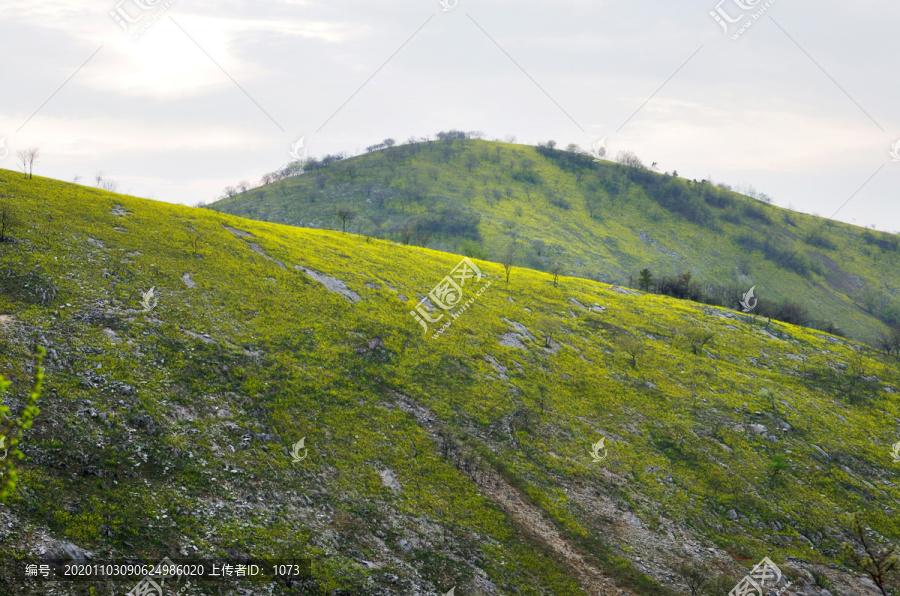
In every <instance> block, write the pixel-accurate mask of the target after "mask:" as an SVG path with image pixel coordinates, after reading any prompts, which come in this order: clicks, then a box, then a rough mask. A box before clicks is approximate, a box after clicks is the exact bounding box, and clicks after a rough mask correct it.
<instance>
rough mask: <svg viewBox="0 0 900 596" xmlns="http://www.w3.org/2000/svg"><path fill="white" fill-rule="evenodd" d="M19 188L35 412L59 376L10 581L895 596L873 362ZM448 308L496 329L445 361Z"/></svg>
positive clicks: (720, 323) (16, 179)
mask: <svg viewBox="0 0 900 596" xmlns="http://www.w3.org/2000/svg"><path fill="white" fill-rule="evenodd" d="M491 147H493V146H491ZM504 150H505V149H504V148H502V147H501V148H500V152H501V153H502V151H504ZM517 150H519V151H526V150H525V149H517ZM491 151H492V152H493V151H496V150H495V149H493V148H492V149H491ZM372 159H377V156H372ZM536 161H537V159H536ZM541 167H542V168H544V167H549V165H548V164H547V163H544V162H542V166H541ZM548 176H549V174H548ZM290 183H291V184H302V183H303V180H291V181H290ZM269 192H270V197H271V193H272V191H271V190H270V191H269ZM348 192H349V190H348ZM0 194H3V195H6V198H3V199H0V203H2V205H3V206H6V207H8V208H10V209H12V210H13V212H14V213H16V214H17V215H18V217H19V220H20V223H19V225H18V226H15V227H13V228H12V230H11V232H10V233H11V236H12V238H13V239H14V242H11V243H10V242H7V243H0V346H2V358H0V374H3V375H4V376H6V377H7V378H12V379H13V380H14V381H15V385H14V389H15V390H14V391H13V392H12V393H11V394H10V395H8V396H7V397H5V398H4V399H5V401H6V404H7V405H8V406H10V407H12V409H13V410H14V411H15V410H16V409H17V408H18V407H20V406H19V404H21V398H22V395H23V392H24V391H25V388H26V385H27V382H28V379H29V378H30V370H29V366H30V365H29V362H30V360H29V353H30V352H31V350H32V349H33V347H34V346H35V345H36V344H41V345H44V346H46V347H47V348H48V351H49V356H48V360H47V365H48V370H47V379H46V385H45V392H44V394H43V396H42V397H41V400H40V401H39V406H40V407H41V409H42V412H41V414H40V416H39V417H38V418H37V420H36V422H35V425H34V427H33V428H32V430H31V431H29V432H28V433H27V434H26V437H25V441H24V447H23V450H24V452H25V453H26V458H25V459H24V460H22V461H21V462H20V464H19V465H20V466H21V467H22V470H23V471H22V474H21V476H20V484H19V493H18V497H17V498H16V499H14V500H12V501H10V502H9V503H7V504H6V505H4V506H0V522H2V524H0V527H2V528H3V532H2V538H0V557H2V558H3V560H4V561H11V560H13V559H16V558H20V557H27V556H39V555H40V554H41V553H44V554H45V555H47V554H52V553H59V552H70V553H79V552H83V551H87V552H88V553H90V554H91V555H92V556H93V557H94V559H95V560H96V559H121V558H124V557H141V558H146V559H150V560H154V561H157V560H161V559H162V558H163V557H166V556H168V557H170V558H173V559H174V558H177V557H183V556H186V555H189V556H192V557H200V558H216V557H222V556H231V557H235V556H242V555H250V556H254V557H270V558H296V557H310V558H311V559H313V566H312V569H313V575H314V579H313V580H312V583H313V584H314V585H316V586H318V587H320V588H341V589H344V590H346V591H347V592H345V593H350V594H363V595H369V594H371V595H375V594H397V595H409V594H415V593H419V594H423V595H424V594H430V595H434V594H445V593H447V592H448V591H449V590H450V589H451V588H453V587H454V586H455V594H457V595H459V596H469V595H476V594H478V595H485V594H503V595H510V594H529V595H537V594H555V595H583V594H590V595H591V596H595V595H596V594H598V593H600V591H601V590H603V593H604V594H627V595H674V594H686V593H688V592H687V587H686V584H685V581H684V579H683V578H682V576H681V575H679V573H678V567H679V565H680V564H681V563H690V562H693V563H696V564H703V565H705V566H706V570H705V571H704V572H703V574H704V577H707V578H709V579H710V580H715V581H716V582H717V583H716V584H715V586H716V588H715V589H716V590H717V591H715V592H713V593H715V594H719V595H721V594H724V593H727V592H728V591H729V590H730V589H731V587H732V586H734V585H735V584H736V583H737V582H738V581H739V580H740V579H741V577H743V576H745V575H746V574H747V573H749V571H750V569H751V567H752V566H753V565H754V564H755V563H756V562H757V561H760V560H761V559H762V558H763V557H766V556H768V557H769V558H770V559H772V560H773V561H774V562H775V563H776V564H778V565H779V566H780V568H781V570H782V571H783V572H784V573H785V574H786V576H787V577H789V578H790V580H791V581H793V582H794V588H793V589H792V590H791V591H788V592H786V594H796V593H797V588H803V589H804V592H803V594H807V595H822V594H824V593H825V592H823V590H824V589H825V588H828V590H829V591H830V593H831V594H832V595H834V596H836V595H838V594H843V595H850V594H853V595H858V594H863V595H869V594H875V592H873V591H872V590H871V589H870V588H869V587H867V586H868V584H867V583H866V582H865V581H863V580H862V579H860V576H859V572H858V571H854V570H852V569H849V568H847V567H845V566H844V562H843V559H842V558H841V556H840V550H841V545H842V543H844V542H845V541H847V540H849V539H850V532H849V530H848V527H849V521H848V517H847V516H848V515H849V514H850V513H852V512H855V511H859V510H862V511H863V512H865V513H866V514H867V515H868V517H867V523H868V524H869V525H870V526H871V527H872V528H873V530H874V531H876V532H877V533H879V534H880V535H881V536H882V537H883V538H884V539H886V540H891V541H895V542H896V541H897V540H898V539H900V516H898V515H897V510H898V506H900V500H898V499H900V487H898V484H897V482H896V476H897V473H898V469H900V468H898V465H900V464H895V463H892V458H891V445H892V444H893V443H894V442H895V441H897V440H898V438H900V437H898V436H897V434H898V424H900V403H898V400H897V393H898V391H900V376H898V371H897V362H896V361H888V360H884V359H882V358H881V357H880V356H879V355H877V354H875V353H874V352H872V351H871V350H866V349H863V348H861V347H860V346H859V345H856V344H853V343H851V342H848V341H845V340H843V339H839V338H836V337H834V336H831V335H828V334H824V333H821V332H817V331H812V330H809V329H805V328H799V327H794V326H790V325H785V324H780V323H777V322H772V323H770V324H768V325H766V324H765V323H764V322H759V321H754V320H753V319H752V318H748V317H745V316H743V315H739V314H737V313H734V312H732V311H728V310H726V309H722V308H714V307H708V306H702V305H699V304H696V303H692V302H687V301H680V300H676V299H672V298H668V297H664V296H657V295H651V294H643V293H640V292H635V291H631V290H626V289H622V288H615V287H611V286H609V285H606V284H603V283H598V282H595V281H590V280H585V279H577V278H567V277H560V278H559V280H558V286H557V285H555V283H554V278H553V276H551V275H548V274H545V273H541V272H536V271H532V270H527V269H522V268H514V269H513V270H512V271H511V276H510V279H509V282H508V283H507V281H505V274H504V271H503V268H502V267H501V266H500V265H498V264H494V263H488V262H485V261H482V260H478V259H474V260H473V261H472V263H471V264H472V265H474V266H476V267H477V268H479V269H480V272H481V274H482V276H481V278H480V279H479V277H478V275H477V273H478V272H477V271H476V270H475V269H472V268H471V266H470V265H469V264H468V263H466V264H465V265H466V269H464V270H460V269H459V268H458V265H459V263H460V257H459V256H455V255H452V254H447V253H442V252H437V251H434V250H430V249H423V248H419V247H411V246H402V245H399V244H396V243H393V242H389V241H384V240H377V239H369V238H366V237H363V236H359V235H351V234H344V233H340V232H333V231H324V230H311V229H303V228H298V227H290V226H283V225H278V224H272V223H264V222H254V221H250V220H244V219H240V218H238V217H234V216H230V215H225V214H219V213H215V212H212V211H209V210H204V209H191V208H186V207H180V206H173V205H168V204H163V203H157V202H152V201H148V200H143V199H137V198H134V197H128V196H122V195H116V194H112V193H109V192H105V191H100V190H97V189H92V188H86V187H83V186H76V185H73V184H68V183H63V182H58V181H54V180H49V179H43V178H34V179H33V180H26V179H24V177H23V176H22V175H20V174H17V173H14V172H9V171H5V170H0ZM535 196H536V195H535ZM9 197H13V198H9ZM271 198H272V199H274V197H271ZM639 200H640V201H643V203H642V204H649V203H647V201H646V199H638V198H635V199H634V201H635V202H638V201H639ZM520 202H521V201H520ZM521 203H522V204H523V210H524V209H525V206H524V205H525V204H524V202H521ZM619 204H620V205H622V209H623V212H625V213H627V214H628V218H625V217H624V215H623V216H622V217H621V220H622V221H630V220H631V219H632V218H634V219H635V221H636V218H637V211H636V207H635V206H633V205H631V201H624V200H623V201H621V202H620V203H619ZM496 208H497V209H506V208H514V207H513V203H512V202H511V201H503V202H502V203H501V205H498V206H497V207H496ZM647 210H648V211H651V212H652V210H650V209H649V207H648V208H647ZM540 212H546V208H542V210H541V211H540ZM529 213H530V215H529V216H528V217H531V218H534V220H537V219H538V217H539V216H538V215H537V214H536V213H538V211H537V210H535V213H534V214H531V212H529ZM660 213H662V215H660ZM663 215H664V213H663V212H656V215H655V216H659V217H662V216H663ZM522 217H523V219H524V218H525V215H524V214H523V216H522ZM541 217H544V216H541ZM616 219H620V218H616ZM560 220H561V217H560ZM612 220H613V218H612V217H610V218H608V220H605V221H606V223H603V225H605V226H610V229H611V230H612V229H623V230H624V229H627V225H626V224H613V223H612ZM797 220H798V225H802V223H801V218H797ZM582 222H583V224H584V225H585V226H594V224H593V223H592V222H590V221H589V220H587V219H583V220H582ZM597 225H600V224H599V223H598V224H597ZM723 225H724V224H723ZM773 225H774V224H773ZM616 226H620V227H619V228H616ZM682 226H683V229H684V230H685V233H688V231H692V233H693V234H695V238H694V239H693V240H689V239H687V238H685V239H684V246H690V243H691V242H694V243H695V244H696V243H698V242H700V241H701V240H703V241H705V242H713V241H714V240H713V236H711V235H709V234H705V235H704V234H702V233H701V231H700V228H694V227H691V226H690V225H689V224H687V223H682ZM490 229H491V228H490V227H488V230H486V231H485V236H486V237H487V238H488V244H489V245H490V242H493V241H497V239H498V238H499V235H500V234H499V231H498V232H496V236H497V238H495V240H490V232H489V230H490ZM563 229H564V227H563V226H562V225H561V224H560V227H559V228H556V230H558V231H557V232H553V233H554V234H556V233H560V234H562V233H563V232H562V231H561V230H563ZM592 229H593V228H592ZM842 230H843V228H837V229H836V230H831V231H830V232H829V233H831V234H832V236H833V237H834V238H836V239H837V240H835V241H836V242H840V243H848V242H850V240H849V239H847V238H845V237H844V236H843V235H842V234H843V233H844V232H842ZM622 233H623V234H624V232H622ZM673 233H674V232H673ZM553 238H556V237H555V236H554V237H553ZM551 240H552V241H554V242H558V241H559V239H558V238H556V239H555V240H554V239H551ZM633 244H634V245H635V246H639V247H640V246H641V244H642V243H633ZM610 246H611V244H610ZM722 246H723V249H722V250H724V247H725V245H724V244H723V245H722ZM567 250H570V251H571V250H574V249H572V248H570V249H567ZM598 250H599V249H598ZM603 250H607V249H606V248H604V249H603ZM642 250H644V249H642ZM647 250H648V252H647V254H652V251H649V249H647ZM698 251H699V247H698ZM698 254H699V252H698ZM858 259H861V257H858ZM757 266H759V267H763V264H759V265H757ZM785 275H786V274H785ZM448 277H449V279H447V278H448ZM454 283H456V284H458V283H463V286H462V287H461V290H462V297H461V300H459V301H457V298H458V295H455V294H454V292H452V291H451V292H448V291H445V290H456V291H457V292H458V291H459V289H460V288H455V286H454V285H453V284H454ZM809 287H810V288H815V286H813V285H812V284H810V285H809ZM151 288H154V294H155V297H154V298H151V297H150V296H149V295H147V292H148V290H150V289H151ZM435 288H437V290H436V291H435ZM810 291H813V289H811V290H810ZM429 294H430V298H429V301H430V302H431V303H432V305H433V306H434V307H435V308H433V309H431V310H429V309H428V308H426V305H425V303H424V302H422V300H423V299H424V298H425V297H426V295H429ZM145 295H147V300H146V302H143V298H144V296H145ZM441 301H443V302H445V303H446V304H447V305H450V304H453V303H455V302H456V303H458V304H459V305H463V304H464V305H465V306H464V307H463V306H457V308H456V310H455V311H454V314H455V315H458V317H457V318H455V319H452V325H450V326H449V327H448V328H446V329H444V331H443V332H441V333H440V334H439V335H438V337H437V338H434V336H435V334H437V333H438V331H437V330H438V328H439V327H438V326H439V325H441V324H444V323H445V321H447V320H448V319H450V315H449V314H447V313H444V314H443V318H442V319H441V320H439V321H437V323H434V324H429V323H428V322H427V319H429V318H430V319H437V318H438V316H437V315H439V314H441V313H442V312H443V311H441V310H440V309H439V308H437V304H436V303H437V302H441ZM417 306H421V310H419V308H417ZM410 312H415V313H417V316H418V318H419V319H421V320H422V321H423V323H424V324H426V325H427V326H428V333H427V334H426V333H424V332H423V328H422V325H420V323H419V322H418V321H417V320H416V318H414V317H413V316H411V315H410ZM706 334H711V335H706ZM710 338H711V340H710ZM301 439H303V444H302V445H299V442H300V440H301ZM601 439H602V441H601ZM293 445H297V451H296V454H297V456H298V459H299V461H296V462H295V461H293V458H292V455H291V451H292V446H293ZM592 453H593V455H592ZM0 584H3V585H2V587H0V593H4V594H6V593H15V594H46V593H48V591H47V588H46V586H42V585H41V584H37V583H35V581H29V582H26V581H18V582H13V583H11V582H10V578H9V577H8V576H6V575H3V574H0ZM89 585H91V584H85V583H79V584H55V585H54V586H53V590H54V592H53V593H55V594H76V593H78V594H84V593H87V592H86V588H87V587H88V586H89ZM229 585H230V586H232V587H229V588H223V589H222V591H221V592H219V591H217V589H218V587H217V586H218V585H217V584H203V586H206V587H202V588H201V589H200V590H199V591H198V592H192V593H202V594H212V593H216V594H218V593H223V594H237V593H238V592H237V589H236V587H234V586H235V584H229ZM243 585H244V587H245V588H247V589H251V590H252V591H253V592H254V593H260V592H259V590H261V589H263V592H262V593H270V591H268V590H271V591H272V592H271V593H286V594H290V593H303V592H301V591H299V590H297V589H294V591H293V592H292V591H291V589H284V588H275V587H273V586H268V587H265V588H261V587H260V586H253V585H250V584H246V583H245V584H243ZM94 587H96V588H97V593H99V594H111V593H116V594H120V593H124V592H125V591H127V590H129V589H131V587H132V585H121V584H120V585H118V586H117V587H116V591H115V592H113V591H112V590H111V589H110V588H109V586H108V585H105V584H102V583H96V584H94ZM123 588H124V589H123ZM242 593H244V594H246V592H242Z"/></svg>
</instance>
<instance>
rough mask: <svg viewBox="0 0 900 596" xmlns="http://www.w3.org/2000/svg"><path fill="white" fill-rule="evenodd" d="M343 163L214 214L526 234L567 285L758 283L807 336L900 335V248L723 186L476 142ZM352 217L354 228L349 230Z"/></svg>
mask: <svg viewBox="0 0 900 596" xmlns="http://www.w3.org/2000/svg"><path fill="white" fill-rule="evenodd" d="M329 160H330V158H326V159H324V160H312V161H311V162H309V163H307V167H306V169H307V172H306V173H302V174H301V173H300V170H298V169H297V168H296V167H295V166H296V165H298V164H294V167H293V168H287V169H286V170H284V171H282V172H281V173H276V174H275V175H274V178H267V180H270V183H269V184H266V185H264V186H262V187H260V188H255V189H249V190H247V191H246V192H239V190H240V189H235V190H234V191H233V192H234V193H236V194H234V196H231V197H229V198H225V199H223V200H220V201H218V202H216V203H214V204H213V205H212V206H211V208H213V209H215V210H217V211H221V212H225V213H231V214H234V215H240V216H243V217H249V218H253V219H257V220H262V221H271V222H279V223H287V224H291V225H297V226H302V227H312V228H324V229H343V227H344V225H349V226H350V228H349V229H351V230H353V231H355V232H359V233H363V234H367V235H371V236H376V237H389V238H392V239H395V240H397V241H401V242H405V243H412V244H418V245H423V244H424V245H427V246H429V247H432V248H436V249H438V250H443V251H448V252H456V253H459V254H467V255H469V256H478V257H481V258H486V259H490V260H493V261H496V262H501V261H502V260H503V259H504V256H505V254H506V251H507V249H508V246H509V243H510V238H511V237H516V238H518V244H517V251H516V255H515V258H516V261H517V263H518V264H520V265H522V266H525V267H529V268H533V269H537V270H542V271H548V270H549V269H550V268H551V267H552V266H553V265H555V264H559V265H561V266H562V268H563V271H564V272H565V274H567V275H571V276H577V277H584V278H588V279H594V280H597V281H604V282H609V283H618V284H620V285H631V286H635V284H636V281H635V280H636V279H637V275H638V271H640V270H641V269H643V268H645V267H647V268H650V269H651V271H653V272H654V274H656V275H657V276H660V275H680V274H682V273H691V274H692V275H693V276H694V278H695V279H698V280H702V281H703V282H704V283H705V284H706V285H721V286H731V287H733V288H735V289H740V291H741V292H746V291H747V290H748V289H749V288H750V287H751V286H756V295H757V296H759V298H760V301H761V303H762V304H763V305H765V303H766V302H786V301H790V302H794V303H797V304H799V305H801V306H802V307H804V308H805V309H806V311H807V316H806V317H805V318H807V319H808V323H809V324H812V325H813V326H818V327H819V328H823V327H825V328H830V327H829V326H828V325H829V324H830V323H834V324H836V325H837V326H838V327H839V328H841V329H843V330H844V332H846V333H847V334H849V335H850V336H851V337H854V338H856V339H860V340H864V341H868V342H870V343H873V344H874V343H875V338H877V336H878V335H879V333H880V332H881V331H883V330H884V327H885V326H884V323H885V322H888V323H890V324H895V325H900V286H898V284H897V281H896V280H897V279H900V252H898V244H900V242H898V240H900V239H898V237H897V236H896V235H893V234H887V233H883V232H876V231H871V230H867V229H865V228H858V227H856V226H851V225H847V224H842V223H839V222H834V221H828V220H824V219H822V218H819V217H814V216H810V215H803V214H798V213H794V212H791V211H788V210H786V209H781V208H778V207H775V206H772V205H769V204H766V203H763V202H761V201H757V200H754V199H751V198H749V197H746V196H743V195H740V194H737V193H735V192H732V191H730V190H729V189H728V188H729V187H727V186H725V185H723V187H721V188H720V187H718V186H714V185H713V184H711V183H709V182H707V181H699V182H698V181H690V180H685V179H681V178H677V177H675V176H671V175H667V174H656V173H653V172H650V171H648V170H645V169H640V168H633V167H626V166H621V165H618V164H614V163H611V162H607V161H601V162H596V161H594V160H593V159H592V158H591V157H590V156H587V155H580V154H576V153H572V152H569V151H560V150H554V149H549V148H547V147H529V146H524V145H511V144H507V143H498V142H487V141H478V140H465V139H457V140H444V141H432V142H427V143H414V144H409V145H402V146H395V147H391V148H387V149H382V150H378V151H373V152H371V153H368V154H366V155H363V156H359V157H355V158H352V159H347V160H342V161H334V162H330V161H329ZM323 165H324V167H323ZM283 174H290V175H289V176H288V177H287V178H285V179H280V180H275V179H277V178H279V177H280V175H283ZM251 186H252V185H251ZM840 199H841V201H837V200H836V199H835V198H833V197H832V198H829V199H828V201H830V203H829V204H827V205H825V204H823V208H822V209H823V211H829V212H830V210H832V209H833V208H836V207H837V206H838V205H839V204H840V203H841V202H842V201H843V199H844V197H840ZM824 202H825V199H823V203H824ZM831 203H833V207H832V206H830V204H831ZM341 208H345V209H350V210H351V211H354V212H356V214H357V215H356V217H355V219H353V220H349V221H347V222H342V221H341V220H340V218H339V217H338V216H337V215H336V213H337V211H338V210H339V209H341ZM732 293H733V292H732ZM730 306H733V307H737V304H736V303H734V304H730ZM761 308H762V306H761Z"/></svg>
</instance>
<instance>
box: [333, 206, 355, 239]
mask: <svg viewBox="0 0 900 596" xmlns="http://www.w3.org/2000/svg"><path fill="white" fill-rule="evenodd" d="M335 215H337V216H338V219H340V220H341V226H342V227H343V230H344V232H345V233H346V232H347V222H348V221H353V220H354V219H356V211H354V210H353V209H351V208H349V207H341V208H339V209H338V210H337V211H336V212H335Z"/></svg>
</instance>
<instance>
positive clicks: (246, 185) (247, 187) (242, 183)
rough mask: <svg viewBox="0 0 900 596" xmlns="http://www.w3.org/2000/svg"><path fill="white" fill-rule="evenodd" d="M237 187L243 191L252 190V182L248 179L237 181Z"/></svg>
mask: <svg viewBox="0 0 900 596" xmlns="http://www.w3.org/2000/svg"><path fill="white" fill-rule="evenodd" d="M237 187H238V190H240V191H241V192H247V191H248V190H250V183H249V182H247V181H246V180H241V181H240V182H238V183H237Z"/></svg>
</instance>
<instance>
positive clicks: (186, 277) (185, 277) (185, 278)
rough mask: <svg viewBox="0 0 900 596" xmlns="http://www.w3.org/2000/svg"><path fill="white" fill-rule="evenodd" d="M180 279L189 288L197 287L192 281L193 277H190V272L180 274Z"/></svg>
mask: <svg viewBox="0 0 900 596" xmlns="http://www.w3.org/2000/svg"><path fill="white" fill-rule="evenodd" d="M181 281H183V282H184V285H186V286H187V287H189V288H191V289H194V288H196V287H197V284H196V283H195V282H194V280H193V279H191V274H190V273H185V274H184V275H182V276H181Z"/></svg>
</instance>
